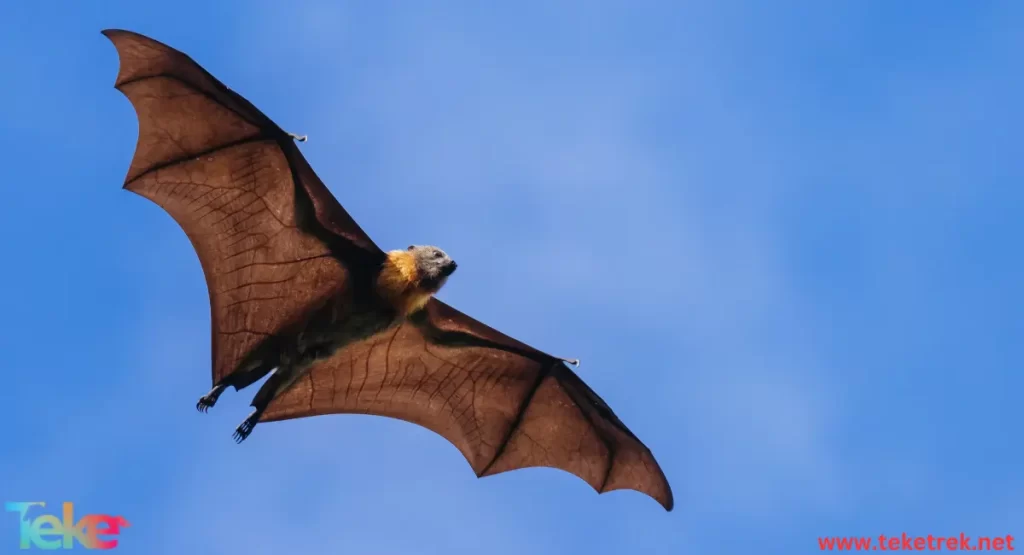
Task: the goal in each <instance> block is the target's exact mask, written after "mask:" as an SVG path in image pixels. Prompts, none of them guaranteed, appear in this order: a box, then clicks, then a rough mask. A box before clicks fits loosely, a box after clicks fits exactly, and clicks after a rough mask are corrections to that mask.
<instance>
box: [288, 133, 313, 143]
mask: <svg viewBox="0 0 1024 555" xmlns="http://www.w3.org/2000/svg"><path fill="white" fill-rule="evenodd" d="M288 136H289V137H291V138H293V139H295V140H296V141H299V142H300V143H304V142H306V139H308V138H309V135H296V134H295V133H289V134H288Z"/></svg>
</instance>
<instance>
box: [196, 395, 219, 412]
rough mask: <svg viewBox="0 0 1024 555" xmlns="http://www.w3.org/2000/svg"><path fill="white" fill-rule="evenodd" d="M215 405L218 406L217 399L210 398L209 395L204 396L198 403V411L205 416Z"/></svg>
mask: <svg viewBox="0 0 1024 555" xmlns="http://www.w3.org/2000/svg"><path fill="white" fill-rule="evenodd" d="M215 404H217V400H216V399H212V398H210V396H209V395H204V396H202V397H200V398H199V402H197V403H196V410H198V411H199V412H201V413H204V414H205V413H206V412H207V411H209V410H210V407H212V406H213V405H215Z"/></svg>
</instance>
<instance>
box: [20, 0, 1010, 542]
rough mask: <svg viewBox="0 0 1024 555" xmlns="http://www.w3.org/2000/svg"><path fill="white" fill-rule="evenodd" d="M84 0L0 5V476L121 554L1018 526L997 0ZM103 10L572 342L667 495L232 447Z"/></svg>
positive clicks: (390, 230)
mask: <svg viewBox="0 0 1024 555" xmlns="http://www.w3.org/2000/svg"><path fill="white" fill-rule="evenodd" d="M102 4H103V8H102V9H100V8H97V7H95V6H97V5H98V4H96V3H81V2H69V3H60V4H58V3H51V2H36V3H29V2H8V3H5V4H4V5H3V6H2V7H0V20H3V21H5V22H6V25H5V32H4V33H2V34H0V64H2V67H3V68H4V75H5V77H6V79H5V81H4V82H5V84H6V86H4V87H2V88H0V102H2V105H3V106H5V107H6V108H7V109H5V110H3V111H0V147H2V149H3V152H4V153H5V155H6V156H5V161H6V163H5V164H4V167H3V170H2V178H3V181H4V183H5V185H4V187H5V189H4V190H5V191H6V192H7V197H6V198H5V201H4V202H2V203H0V232H2V233H3V236H4V237H7V238H8V240H7V241H5V242H4V247H3V248H4V253H3V259H4V260H5V261H7V270H6V271H5V272H2V273H0V287H2V288H3V289H4V290H5V291H8V292H9V293H8V294H6V295H4V296H3V297H2V300H0V303H2V307H0V308H2V314H3V315H4V321H5V322H6V325H5V326H4V329H3V333H0V352H3V353H4V361H3V365H4V376H6V381H5V385H4V387H3V388H2V389H0V399H2V400H3V401H4V405H5V406H7V407H8V417H7V418H5V419H3V420H2V421H0V422H2V423H0V431H2V436H0V437H2V438H3V440H4V442H3V448H2V449H0V497H2V498H3V499H2V500H4V501H29V500H33V501H34V500H42V501H47V502H48V503H50V504H51V505H52V504H57V503H60V502H61V501H65V500H67V501H74V502H75V504H76V507H78V510H79V511H82V512H97V513H112V514H122V515H124V516H125V517H126V518H128V519H129V520H130V521H131V522H132V527H131V528H130V529H128V530H126V531H125V533H124V534H123V535H122V546H121V547H120V548H119V549H120V552H121V553H143V554H163V553H166V554H174V555H177V554H180V553H246V554H262V553H360V554H392V553H394V554H405V553H444V554H450V553H479V552H481V550H483V551H484V552H486V553H494V554H502V553H522V552H524V551H529V552H530V553H533V554H546V553H551V554H560V553H575V552H590V553H672V554H675V553H721V554H750V553H780V554H781V553H810V552H815V551H817V542H816V538H817V537H818V536H822V535H860V534H863V535H873V536H877V535H878V534H881V533H885V534H899V533H901V532H907V533H909V534H922V535H924V534H935V535H945V534H948V535H956V534H959V533H960V532H964V533H967V534H968V535H975V536H977V535H984V534H992V535H1002V534H1008V533H1009V534H1015V535H1016V534H1020V535H1022V536H1024V529H1021V522H1024V477H1022V474H1021V464H1020V460H1021V457H1022V455H1024V449H1022V448H1021V445H1022V444H1021V442H1020V436H1019V434H1020V423H1021V421H1022V420H1024V414H1022V413H1024V409H1022V408H1021V407H1022V405H1021V403H1020V390H1021V388H1022V386H1024V377H1022V375H1021V372H1020V369H1021V363H1020V361H1021V357H1022V355H1024V342H1022V341H1021V339H1020V338H1021V336H1022V334H1024V325H1022V322H1024V317H1022V311H1021V308H1022V304H1024V302H1022V301H1024V294H1022V288H1021V284H1022V282H1024V262H1022V260H1021V256H1020V247H1019V241H1020V237H1021V236H1022V233H1024V223H1022V222H1024V220H1022V218H1021V213H1022V210H1024V189H1022V188H1021V186H1020V183H1021V179H1022V178H1024V156H1021V150H1020V148H1021V147H1020V141H1019V139H1018V137H1017V135H1018V130H1019V129H1020V128H1021V126H1022V124H1024V109H1022V105H1021V99H1022V98H1024V94H1022V93H1024V78H1022V77H1021V76H1020V54H1021V52H1024V35H1022V34H1021V33H1020V29H1021V28H1022V26H1024V6H1022V5H1021V4H1020V3H1019V2H1016V3H1015V2H1010V1H1005V2H960V3H947V4H944V5H941V6H940V5H939V4H937V3H934V2H924V1H908V2H900V3H898V4H897V3H893V2H880V1H879V2H838V1H837V2H828V3H825V2H802V3H801V2H770V3H768V2H760V3H754V2H735V1H732V2H730V1H723V2H704V3H686V2H650V3H647V2H639V3H637V2H621V3H611V2H559V3H557V6H555V5H552V4H554V3H546V2H533V1H525V2H517V3H514V6H513V4H506V5H507V6H509V7H504V8H500V7H497V6H496V5H495V3H491V4H488V6H489V7H483V6H484V4H483V3H472V4H471V3H468V2H463V3H454V2H452V3H432V6H433V7H432V8H431V9H428V8H425V7H423V6H424V5H425V3H422V4H417V6H413V5H412V3H398V2H372V3H371V2H361V3H355V2H345V3H335V2H328V1H327V0H319V1H312V2H293V3H292V2H289V3H282V2H270V1H267V0H256V1H249V2H240V1H239V2H218V3H216V4H215V5H213V6H208V5H207V4H206V3H205V2H191V1H182V2H177V3H175V4H174V6H173V7H167V8H158V7H157V5H155V4H152V3H150V4H148V5H147V4H145V3H140V2H123V1H108V2H104V3H102ZM87 5H92V6H94V7H87ZM56 6H59V9H58V10H57V11H56V12H55V13H56V14H57V15H54V12H51V11H50V9H51V8H54V7H56ZM168 6H169V5H168ZM108 27H117V28H125V29H130V30H134V31H138V32H141V33H144V34H147V35H150V36H153V37H154V38H156V39H158V40H161V41H163V42H166V43H168V44H170V45H172V46H174V47H176V48H178V49H181V50H183V51H185V52H187V53H188V54H190V55H191V56H192V57H194V58H195V59H196V60H198V61H199V62H200V63H201V64H203V65H204V66H205V67H206V68H207V69H209V70H210V71H211V72H212V73H213V74H215V75H216V76H218V77H219V78H220V79H221V80H222V81H224V82H225V83H226V84H228V85H229V86H231V87H232V88H234V89H236V90H238V91H239V92H241V93H242V94H243V95H245V96H246V97H247V98H249V99H250V100H251V101H253V102H254V103H255V104H256V105H257V106H259V107H260V108H261V109H262V110H263V111H264V112H265V113H267V114H268V115H270V116H271V117H272V118H273V119H275V120H276V121H277V122H278V123H279V124H280V125H281V126H282V127H284V128H286V129H288V130H290V131H293V132H296V133H300V134H308V135H309V137H310V140H309V142H308V143H305V144H303V145H302V149H303V151H304V153H305V154H306V156H307V158H308V159H309V160H310V162H311V164H312V165H313V166H314V167H315V168H316V170H317V172H318V173H319V174H320V176H321V177H322V178H323V180H324V181H325V182H326V183H327V184H328V185H329V186H330V187H331V189H332V190H333V192H334V193H335V195H336V196H337V197H338V198H339V200H340V201H341V203H342V204H343V205H344V206H345V207H346V208H347V209H348V211H349V212H350V213H352V214H353V216H354V217H355V218H356V219H357V220H358V221H359V222H360V224H361V225H362V226H363V228H364V229H365V230H366V231H367V232H368V233H369V234H370V235H371V236H372V237H373V238H374V239H375V241H376V242H377V243H378V244H379V245H381V246H382V247H384V248H396V247H402V246H405V245H407V244H409V243H434V244H438V245H441V246H442V247H443V248H444V249H445V250H447V251H448V252H449V253H451V254H452V255H453V257H455V258H456V259H458V260H459V263H460V266H459V268H460V269H459V272H458V274H457V275H455V276H454V277H453V279H452V280H451V281H450V282H449V284H448V286H447V287H446V289H445V290H444V291H443V292H442V295H441V297H442V298H443V299H444V300H446V301H448V302H450V303H451V304H453V305H455V306H456V307H458V308H460V309H461V310H463V311H465V312H467V313H469V314H470V315H473V316H474V317H476V318H478V319H481V320H483V321H484V322H487V323H488V324H491V325H492V326H494V327H497V328H499V329H501V330H503V331H505V332H506V333H509V334H510V335H513V336H514V337H517V338H519V339H521V340H523V341H526V342H528V343H531V344H533V345H535V346H537V347H538V348H541V349H543V350H546V351H549V352H553V353H556V354H559V355H562V356H566V357H580V358H581V359H582V360H583V365H582V367H581V368H580V369H579V372H580V374H581V376H582V377H583V378H584V379H586V380H587V381H588V382H589V383H590V384H591V386H592V387H593V388H594V389H595V390H596V391H598V392H599V393H600V394H601V395H602V396H603V397H604V398H605V399H606V400H607V401H608V402H609V404H611V405H612V406H613V407H614V408H615V409H616V412H617V413H618V414H619V416H620V417H621V418H622V419H623V420H624V421H625V422H626V423H627V424H628V425H629V426H630V427H631V428H632V429H633V431H634V432H636V434H637V435H639V436H640V437H641V438H642V439H643V440H644V441H645V442H646V443H647V444H648V445H649V446H650V447H651V448H652V450H653V451H654V453H655V456H656V457H657V458H658V460H659V462H660V463H661V465H662V467H663V468H664V470H665V472H666V474H667V476H668V478H669V480H670V482H671V484H672V486H673V489H674V492H675V499H676V509H675V510H674V511H673V512H672V513H665V512H664V511H663V510H662V509H661V508H660V507H659V506H658V505H657V504H656V503H655V502H653V501H652V500H650V499H648V498H646V497H645V496H643V495H641V494H638V493H633V492H615V493H610V494H607V495H602V496H597V495H596V494H594V492H593V491H592V490H590V489H589V487H588V486H587V485H586V484H585V483H583V482H582V481H580V480H578V479H576V478H574V477H572V476H570V475H568V474H565V473H561V472H558V471H553V470H547V469H530V470H522V471H516V472H512V473H507V474H503V475H499V476H496V477H491V478H486V479H482V480H477V479H476V478H475V477H474V476H473V474H472V472H471V471H470V469H469V468H468V465H467V464H466V463H465V461H464V460H463V459H462V458H461V455H460V454H459V453H458V451H456V450H455V449H454V448H453V447H452V446H451V445H449V444H448V443H447V442H445V441H444V440H443V439H441V438H440V437H438V436H435V435H433V434H432V433H430V432H428V431H426V430H423V429H420V428H417V427H415V426H412V425H409V424H404V423H401V422H397V421H392V420H387V419H383V418H373V417H366V416H330V417H319V418H312V419H306V420H296V421H290V422H285V423H277V424H269V425H264V426H260V427H259V428H258V429H257V432H256V433H254V434H253V436H252V437H251V438H250V439H249V440H248V441H247V442H246V443H244V444H243V445H242V446H237V445H235V444H234V443H233V441H232V440H231V433H232V431H233V429H234V427H235V426H236V425H237V424H238V423H239V422H240V421H241V420H242V418H244V416H245V414H246V413H247V412H248V410H247V405H248V403H249V401H250V400H251V396H252V394H253V393H254V392H253V391H249V390H246V391H244V392H242V393H240V394H236V393H234V392H228V393H226V394H225V395H224V397H222V399H221V401H220V403H219V404H218V406H217V407H216V409H215V410H213V411H211V413H209V414H207V415H201V414H199V413H198V412H196V410H195V408H194V404H195V401H196V399H197V398H198V397H199V396H200V395H201V394H203V393H204V392H205V391H206V390H207V389H208V388H209V385H210V384H209V305H208V300H207V296H206V290H205V283H204V281H203V276H202V271H201V269H200V266H199V262H198V260H197V258H196V256H195V254H194V251H193V250H192V248H191V246H190V245H189V242H188V240H187V239H186V237H185V236H184V234H183V233H182V232H181V230H180V229H179V228H178V227H177V226H176V225H175V224H174V222H173V221H172V220H171V219H170V217H169V216H168V215H166V214H165V213H164V212H162V211H161V210H160V209H159V208H158V207H157V206H156V205H154V204H151V203H149V202H148V201H146V200H144V199H142V198H141V197H137V196H135V195H132V194H130V193H127V192H125V191H122V190H121V189H120V184H121V183H122V181H123V178H124V175H125V173H126V172H127V168H128V163H129V161H130V159H131V156H132V152H133V150H134V147H135V140H136V133H137V121H136V118H135V115H134V112H133V110H132V108H131V105H130V103H129V102H128V100H127V99H126V98H124V97H123V96H122V95H121V94H120V93H118V92H117V91H116V90H114V89H113V83H114V78H115V76H116V73H117V67H118V62H117V56H116V53H115V50H114V48H113V46H112V45H111V44H110V43H109V42H108V41H107V39H105V38H104V37H103V36H101V35H100V33H99V31H100V30H101V29H104V28H108ZM455 214H458V216H457V217H455V216H454V215H455ZM524 222H527V223H525V224H524ZM638 263H639V265H640V266H641V267H642V268H643V270H642V271H639V272H636V271H630V270H628V268H632V267H634V266H636V265H637V264H638ZM410 461H415V462H416V463H417V464H415V465H410V464H408V463H409V462H410ZM411 467H414V468H415V470H409V468H411ZM1022 541H1024V540H1022ZM16 545H17V535H16V523H15V519H14V516H13V515H4V518H3V520H2V521H0V552H4V553H6V552H14V551H15V550H16V549H15V548H16ZM8 550H9V551H8Z"/></svg>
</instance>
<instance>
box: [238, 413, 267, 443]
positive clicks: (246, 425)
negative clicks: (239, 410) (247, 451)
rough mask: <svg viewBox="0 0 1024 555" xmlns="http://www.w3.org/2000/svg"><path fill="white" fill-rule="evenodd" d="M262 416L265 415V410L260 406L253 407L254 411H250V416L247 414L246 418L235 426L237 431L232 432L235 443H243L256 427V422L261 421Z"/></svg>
mask: <svg viewBox="0 0 1024 555" xmlns="http://www.w3.org/2000/svg"><path fill="white" fill-rule="evenodd" d="M261 416H263V411H262V410H260V409H258V408H256V409H253V411H252V412H250V413H249V416H247V417H246V418H245V420H243V421H242V423H241V424H239V425H238V427H237V428H235V433H234V434H232V437H234V438H235V443H242V442H243V441H245V438H247V437H249V434H251V433H252V430H253V428H255V427H256V424H257V423H258V422H259V421H260V417H261Z"/></svg>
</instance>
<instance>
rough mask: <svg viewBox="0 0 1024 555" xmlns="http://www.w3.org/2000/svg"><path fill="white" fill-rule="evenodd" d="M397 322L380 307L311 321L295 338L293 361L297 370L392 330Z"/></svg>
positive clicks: (390, 312) (360, 309)
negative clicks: (346, 347) (351, 345)
mask: <svg viewBox="0 0 1024 555" xmlns="http://www.w3.org/2000/svg"><path fill="white" fill-rule="evenodd" d="M399 320H400V318H399V317H398V314H397V312H396V311H394V310H392V309H390V308H383V307H380V306H373V307H356V308H354V309H353V310H351V311H349V312H348V313H346V314H344V315H343V316H336V317H333V318H314V319H313V320H311V321H310V322H309V323H308V324H307V326H306V327H305V329H303V331H302V332H300V333H299V334H298V335H296V337H295V340H294V345H293V346H292V347H293V348H292V349H290V350H291V351H292V355H293V357H292V358H293V359H294V360H293V361H292V362H293V363H295V365H296V366H298V367H308V366H309V365H312V364H313V363H314V362H316V361H318V360H322V359H325V358H329V357H331V356H332V355H334V353H336V352H337V351H338V350H340V349H342V348H344V347H345V346H347V345H350V344H352V343H355V342H357V341H361V340H363V339H367V338H369V337H372V336H374V335H376V334H378V333H381V332H383V331H386V330H388V329H390V328H392V327H393V326H395V325H397V324H398V322H399Z"/></svg>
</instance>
